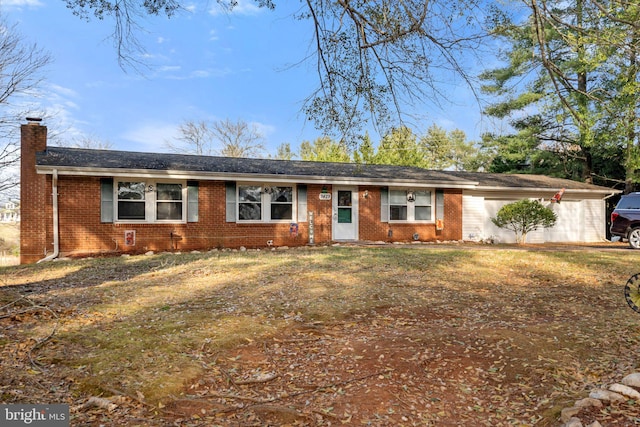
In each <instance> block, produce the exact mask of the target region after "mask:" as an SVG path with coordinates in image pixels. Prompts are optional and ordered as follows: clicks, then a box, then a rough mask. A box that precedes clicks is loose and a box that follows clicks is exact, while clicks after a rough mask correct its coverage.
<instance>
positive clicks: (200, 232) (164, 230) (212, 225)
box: [20, 123, 462, 263]
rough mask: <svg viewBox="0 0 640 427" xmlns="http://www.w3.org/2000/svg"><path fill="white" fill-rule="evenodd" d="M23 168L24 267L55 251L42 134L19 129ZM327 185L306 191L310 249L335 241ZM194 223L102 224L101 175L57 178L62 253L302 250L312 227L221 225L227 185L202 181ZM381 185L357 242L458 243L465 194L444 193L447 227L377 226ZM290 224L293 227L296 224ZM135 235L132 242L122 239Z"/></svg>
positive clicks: (366, 206) (366, 202) (370, 199)
mask: <svg viewBox="0 0 640 427" xmlns="http://www.w3.org/2000/svg"><path fill="white" fill-rule="evenodd" d="M21 131H22V163H21V203H22V205H21V209H22V212H21V215H22V223H21V241H20V257H21V263H31V262H35V261H37V260H39V259H41V258H43V257H44V256H45V254H47V253H51V251H52V250H53V219H52V218H53V208H52V206H53V198H52V177H51V175H38V174H37V173H36V170H35V154H36V152H39V151H44V150H45V149H46V138H47V129H46V127H44V126H39V125H37V124H33V123H30V124H27V125H23V126H22V128H21ZM323 192H328V193H331V192H332V186H331V185H328V184H327V185H308V186H307V211H308V212H313V214H314V219H315V220H314V237H315V243H317V244H323V243H328V242H331V240H332V214H333V212H332V201H331V200H321V199H320V194H321V193H323ZM198 193H199V202H198V208H199V220H198V222H194V223H186V224H118V223H102V222H101V220H100V177H90V176H66V175H61V176H59V177H58V213H59V236H60V239H59V245H60V254H61V255H89V254H94V255H95V254H118V253H143V252H146V251H189V250H195V249H198V250H206V249H210V248H238V247H240V246H245V247H247V248H264V247H267V242H268V241H273V244H274V246H300V245H306V244H308V242H309V223H308V222H301V223H299V224H298V229H297V233H294V232H292V229H291V228H290V223H289V222H287V223H278V224H237V223H234V222H226V212H225V208H226V203H225V201H226V188H225V182H224V181H201V182H200V183H199V191H198ZM380 198H381V194H380V187H379V186H361V187H359V189H358V207H359V222H358V224H359V239H360V240H370V241H412V240H413V235H414V234H418V236H419V240H421V241H434V240H459V239H461V238H462V191H459V190H445V191H444V209H445V215H444V229H443V230H436V226H435V224H398V223H382V222H380ZM294 222H297V221H296V219H294ZM128 231H134V232H135V244H134V245H127V244H126V243H125V233H126V232H128Z"/></svg>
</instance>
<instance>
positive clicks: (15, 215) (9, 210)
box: [0, 201, 20, 222]
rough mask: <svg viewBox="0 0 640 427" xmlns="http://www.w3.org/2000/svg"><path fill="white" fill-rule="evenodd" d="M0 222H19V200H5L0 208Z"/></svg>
mask: <svg viewBox="0 0 640 427" xmlns="http://www.w3.org/2000/svg"><path fill="white" fill-rule="evenodd" d="M0 222H20V202H16V201H9V202H6V203H5V204H4V207H3V208H0Z"/></svg>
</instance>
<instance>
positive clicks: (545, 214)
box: [491, 199, 558, 244]
mask: <svg viewBox="0 0 640 427" xmlns="http://www.w3.org/2000/svg"><path fill="white" fill-rule="evenodd" d="M557 219H558V217H557V216H556V214H555V212H553V211H552V210H551V209H550V208H548V207H546V206H544V205H543V204H542V203H540V202H538V201H537V200H529V199H525V200H520V201H517V202H514V203H509V204H508V205H504V206H503V207H501V208H500V210H499V211H498V213H497V214H496V217H495V218H491V221H492V222H493V223H494V224H495V225H497V226H498V227H500V228H505V229H507V230H511V231H513V232H514V233H516V242H518V243H521V244H522V243H525V242H526V240H527V233H529V232H531V231H535V230H537V229H538V228H550V227H553V226H554V225H555V223H556V220H557Z"/></svg>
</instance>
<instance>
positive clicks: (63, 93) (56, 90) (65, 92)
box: [49, 84, 78, 98]
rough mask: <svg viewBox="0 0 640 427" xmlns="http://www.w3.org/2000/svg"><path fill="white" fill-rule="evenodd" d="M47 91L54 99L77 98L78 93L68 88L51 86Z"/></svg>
mask: <svg viewBox="0 0 640 427" xmlns="http://www.w3.org/2000/svg"><path fill="white" fill-rule="evenodd" d="M49 89H50V91H51V93H52V94H53V95H54V96H55V97H69V98H78V92H76V91H75V90H73V89H71V88H68V87H63V86H60V85H57V84H51V85H49Z"/></svg>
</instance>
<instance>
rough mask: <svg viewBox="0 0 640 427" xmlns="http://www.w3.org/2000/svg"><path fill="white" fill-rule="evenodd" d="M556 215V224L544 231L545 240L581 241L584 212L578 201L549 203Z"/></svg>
mask: <svg viewBox="0 0 640 427" xmlns="http://www.w3.org/2000/svg"><path fill="white" fill-rule="evenodd" d="M549 207H550V208H551V209H553V211H554V212H555V213H556V215H557V216H558V220H557V221H556V225H555V226H553V227H552V228H549V229H547V230H546V231H545V240H546V241H547V242H582V241H583V234H584V212H583V205H582V202H580V201H575V200H566V201H565V200H562V202H561V203H552V204H551V205H549Z"/></svg>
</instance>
